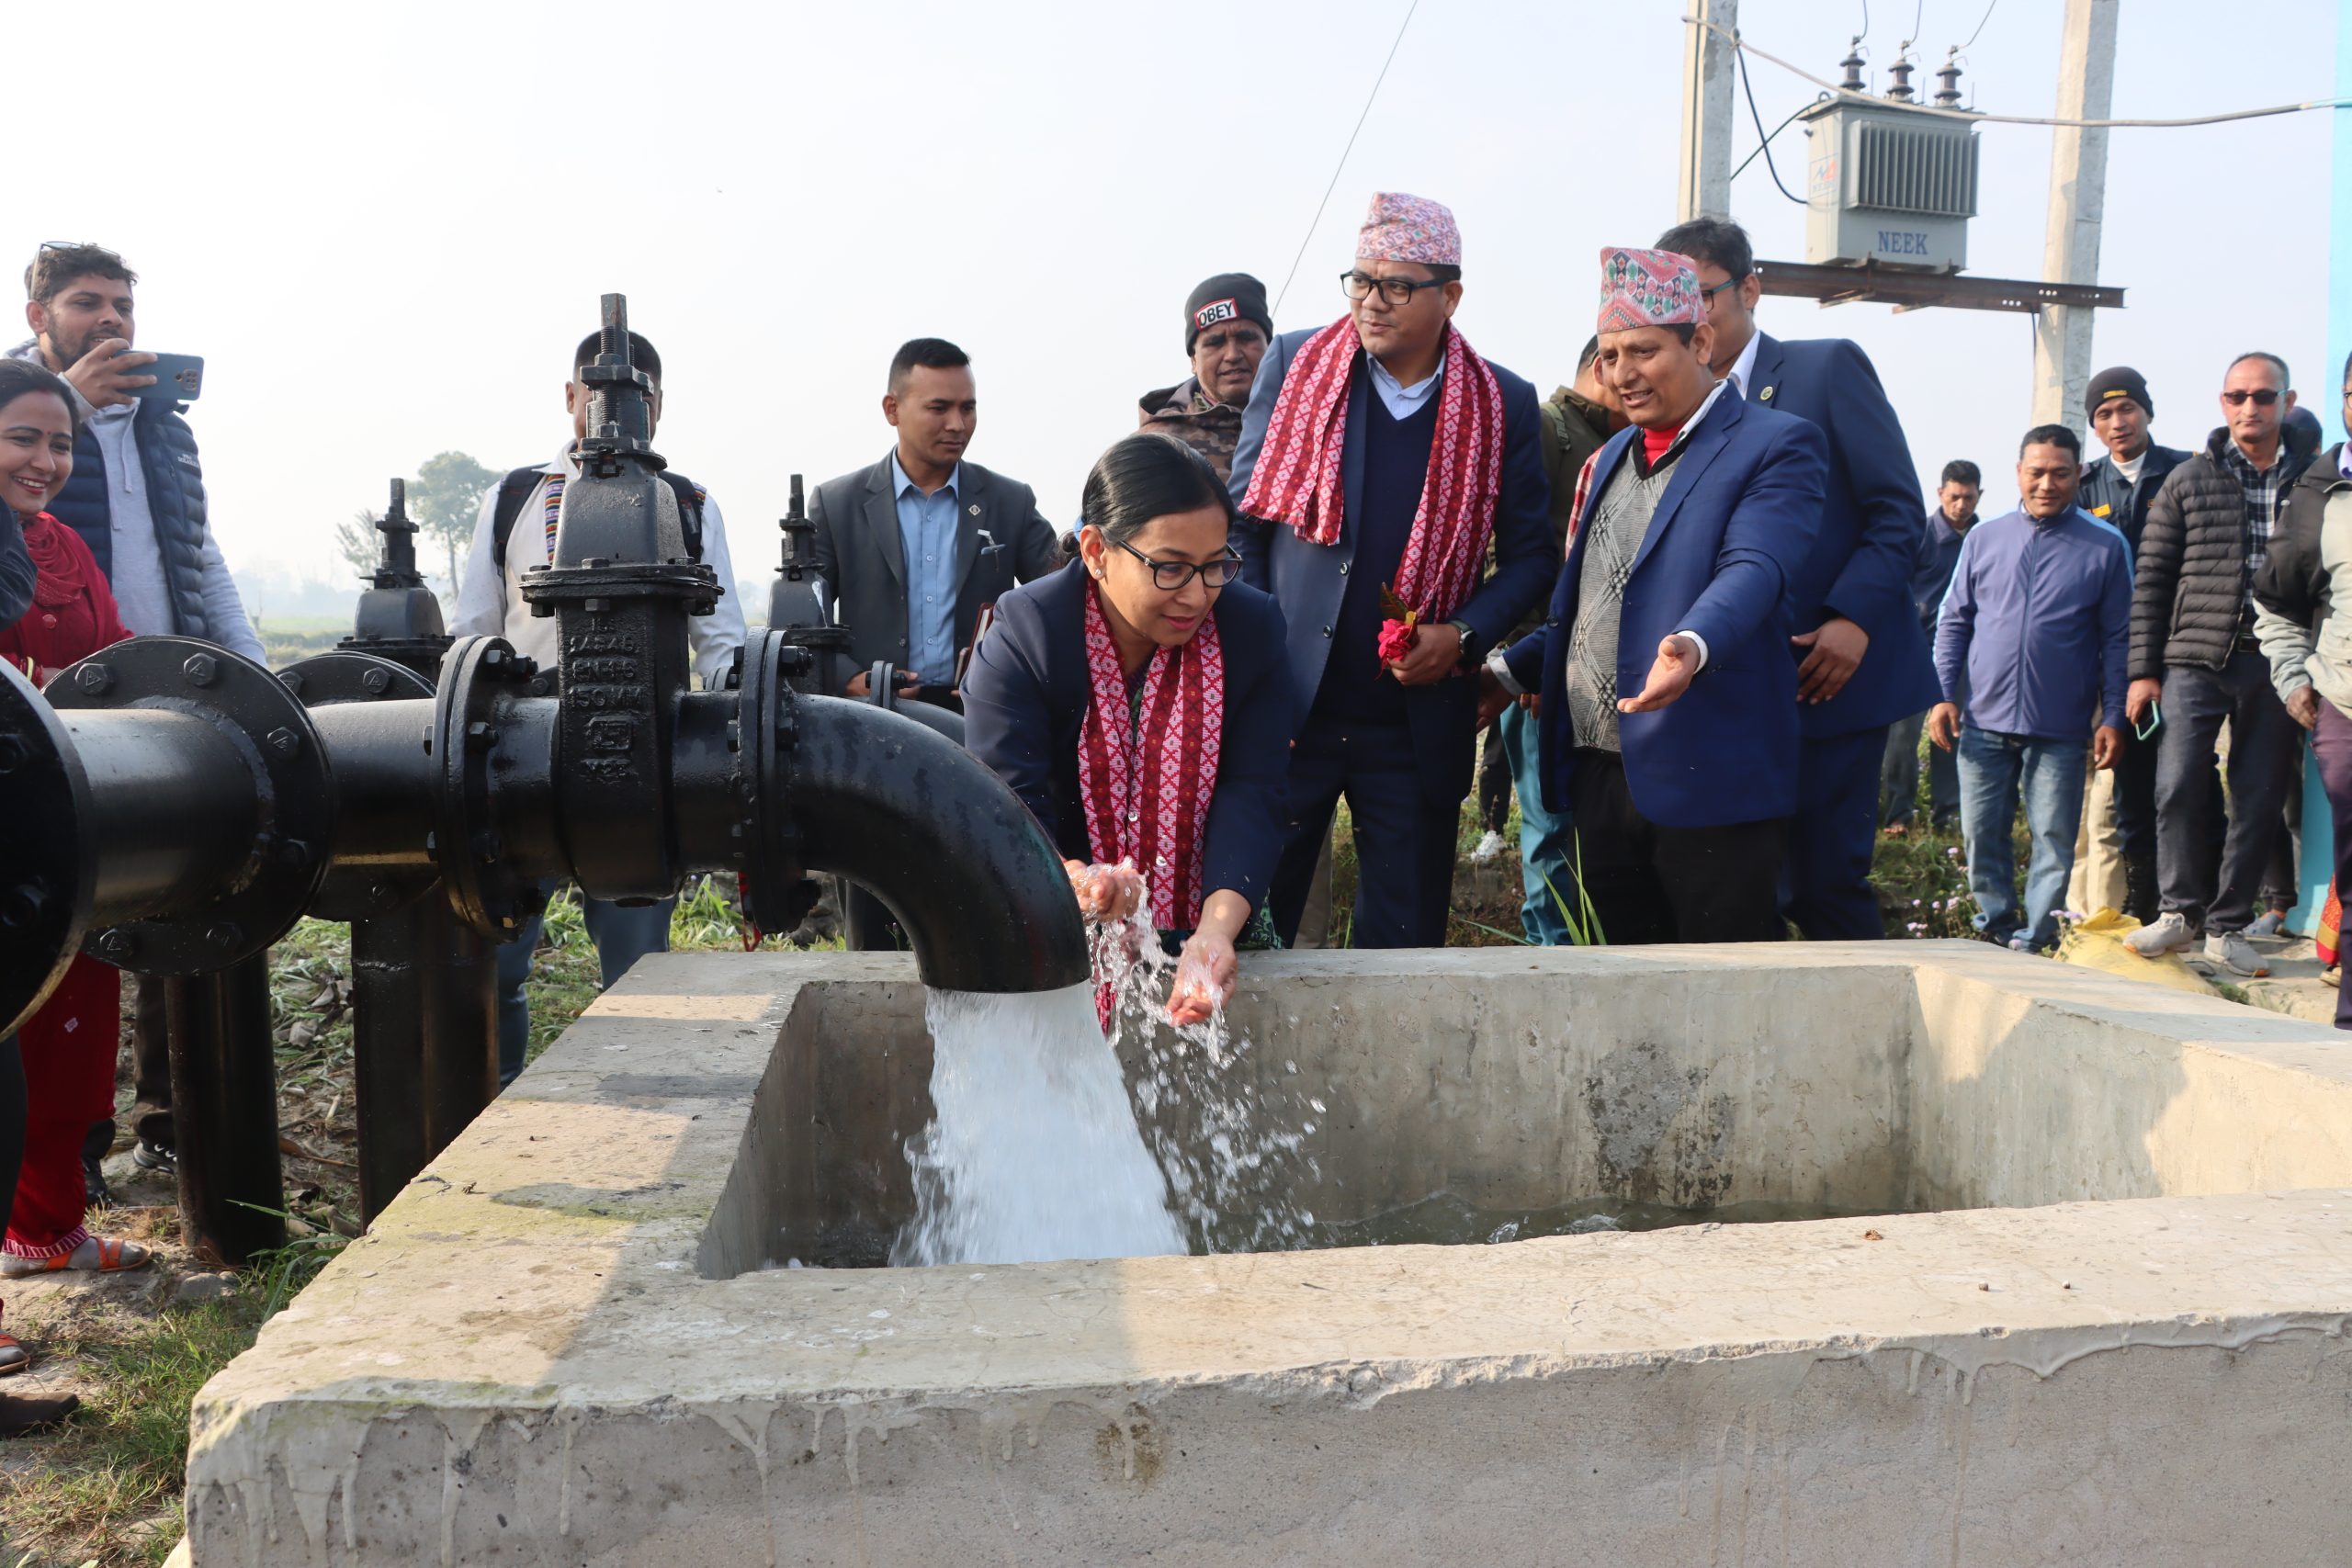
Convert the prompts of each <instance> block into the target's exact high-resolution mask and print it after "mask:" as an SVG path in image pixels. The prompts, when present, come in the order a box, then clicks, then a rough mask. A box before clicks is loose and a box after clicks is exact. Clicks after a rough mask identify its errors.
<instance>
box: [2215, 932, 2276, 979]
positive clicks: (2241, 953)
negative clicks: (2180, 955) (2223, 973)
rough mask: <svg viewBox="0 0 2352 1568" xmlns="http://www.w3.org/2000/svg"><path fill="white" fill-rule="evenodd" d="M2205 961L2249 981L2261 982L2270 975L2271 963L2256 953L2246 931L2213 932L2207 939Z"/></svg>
mask: <svg viewBox="0 0 2352 1568" xmlns="http://www.w3.org/2000/svg"><path fill="white" fill-rule="evenodd" d="M2205 961H2206V962H2207V963H2209V964H2221V965H2222V967H2223V968H2225V969H2228V970H2230V971H2231V972H2232V973H2233V974H2238V975H2243V976H2245V977H2246V978H2247V979H2249V980H2259V979H2261V978H2262V977H2263V976H2265V975H2267V974H2269V973H2270V964H2269V961H2268V960H2267V959H2266V958H2264V957H2263V956H2262V954H2261V953H2256V951H2255V949H2254V943H2252V942H2248V941H2246V939H2245V932H2244V931H2211V932H2209V933H2207V935H2206V938H2205Z"/></svg>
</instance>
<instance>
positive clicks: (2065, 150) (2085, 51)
mask: <svg viewBox="0 0 2352 1568" xmlns="http://www.w3.org/2000/svg"><path fill="white" fill-rule="evenodd" d="M2118 9H2120V0H2066V19H2065V31H2064V37H2063V39H2062V40H2061V42H2060V45H2059V51H2058V111H2057V117H2058V118H2060V119H2105V118H2108V117H2109V114H2110V113H2111V112H2112V110H2113V107H2114V102H2115V14H2116V12H2117V10H2118ZM2106 211H2107V131H2106V130H2105V129H2104V128H2098V129H2086V128H2082V127H2077V126H2065V125H2062V126H2060V127H2058V128H2057V129H2056V130H2055V131H2053V132H2052V138H2051V143H2050V225H2049V228H2048V230H2047V231H2046V232H2045V235H2044V238H2043V241H2042V251H2041V276H2043V277H2044V278H2045V279H2047V280H2049V281H2050V282H2052V283H2078V284H2090V283H2097V282H2098V232H2099V223H2100V220H2101V219H2102V218H2103V217H2104V216H2105V215H2106ZM2091 315H2092V311H2091V308H2090V307H2089V306H2087V305H2044V306H2043V307H2042V308H2041V310H2039V311H2037V312H2036V313H2035V316H2034V328H2033V423H2036V424H2065V425H2075V426H2079V425H2081V424H2083V423H2084V416H2083V394H2084V392H2085V391H2086V389H2087V388H2088V387H2089V384H2090V378H2091Z"/></svg>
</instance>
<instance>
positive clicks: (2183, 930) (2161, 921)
mask: <svg viewBox="0 0 2352 1568" xmlns="http://www.w3.org/2000/svg"><path fill="white" fill-rule="evenodd" d="M2196 940H2197V933H2196V932H2194V931H2190V930H2189V929H2188V920H2187V919H2185V918H2184V917H2182V916H2181V915H2179V914H2177V913H2175V912H2172V911H2169V910H2168V911H2166V912H2165V914H2162V915H2159V916H2158V917H2157V918H2156V923H2155V924H2154V925H2153V926H2142V927H2141V928H2140V929H2139V930H2138V931H2133V932H2132V933H2131V935H2130V936H2127V937H2125V938H2124V939H2123V945H2124V946H2126V947H2128V948H2130V949H2131V951H2132V952H2134V953H2138V954H2139V955H2140V956H2141V957H2143V958H2161V957H2163V956H2164V955H2165V953H2185V952H2187V951H2188V948H2189V946H2190V945H2191V944H2192V943H2194V942H2196Z"/></svg>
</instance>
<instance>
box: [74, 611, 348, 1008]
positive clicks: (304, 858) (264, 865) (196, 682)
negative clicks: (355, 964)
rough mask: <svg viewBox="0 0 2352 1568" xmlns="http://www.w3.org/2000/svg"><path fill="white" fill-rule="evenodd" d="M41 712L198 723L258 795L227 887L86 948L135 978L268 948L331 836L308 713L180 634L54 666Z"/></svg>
mask: <svg viewBox="0 0 2352 1568" xmlns="http://www.w3.org/2000/svg"><path fill="white" fill-rule="evenodd" d="M46 695H47V696H48V698H49V701H50V703H51V705H53V706H55V707H56V708H58V709H60V710H61V711H64V712H74V711H78V710H83V709H93V710H105V709H121V708H161V709H167V710H170V711H172V712H175V713H183V714H187V715H188V716H191V717H195V718H200V719H202V720H204V721H205V722H206V723H208V724H209V725H211V726H212V727H213V728H215V729H217V730H219V731H220V734H221V735H222V736H223V737H224V738H225V739H227V740H228V741H229V743H230V744H231V745H232V746H234V747H235V748H236V749H237V750H238V752H239V753H240V754H241V755H242V756H243V758H244V759H245V762H246V765H247V766H248V767H249V768H251V769H252V770H253V773H254V777H255V778H256V779H258V780H259V781H261V784H262V786H263V787H262V789H261V791H260V792H259V798H258V799H257V800H256V802H255V805H256V806H257V807H258V815H259V826H258V828H257V829H256V830H255V832H254V841H253V845H252V848H251V850H250V851H249V852H248V853H247V856H246V859H245V863H244V867H243V870H242V871H241V872H240V873H239V874H238V875H237V876H236V877H235V879H234V880H233V881H232V884H231V886H230V888H229V890H228V891H227V892H226V893H224V894H222V895H221V896H220V897H217V898H215V899H213V900H212V901H211V902H209V903H208V904H206V905H204V906H203V907H202V908H193V909H189V910H187V911H184V912H182V913H180V914H177V915H175V916H173V917H172V918H170V919H155V920H134V921H129V922H126V923H125V924H122V925H119V926H110V927H108V928H107V929H106V930H105V931H96V932H93V933H91V934H90V935H89V936H87V937H86V938H85V941H84V943H83V947H84V950H85V951H86V952H88V953H91V955H92V956H94V957H97V958H101V959H104V960H105V961H106V962H107V963H109V964H114V965H115V966H116V967H118V968H121V969H128V970H130V971H131V972H132V973H133V974H139V975H201V974H206V973H209V972H210V971H212V970H216V969H226V968H228V967H229V966H230V965H232V964H237V963H241V962H243V960H245V959H247V958H251V957H254V956H255V955H256V954H258V953H266V952H267V951H268V950H269V945H270V943H272V942H276V941H277V939H278V938H279V937H282V936H284V935H285V934H286V933H287V931H289V930H291V929H292V928H293V925H294V922H295V921H296V920H298V919H300V918H301V916H302V912H303V911H304V910H305V909H307V908H309V907H310V904H311V899H312V898H313V897H316V896H317V894H318V891H319V884H320V882H321V881H322V879H323V878H324V877H325V875H326V868H327V852H328V847H329V846H330V845H331V844H332V843H333V842H334V783H333V780H332V779H331V778H330V777H329V774H328V772H327V758H326V750H325V748H323V747H322V746H321V745H320V744H319V732H318V730H317V729H316V728H313V727H312V726H311V716H310V714H309V713H308V712H307V711H305V709H304V708H303V706H302V704H301V702H300V699H299V698H297V697H296V696H295V695H294V694H293V693H292V692H289V691H288V690H287V689H286V687H285V686H284V685H283V684H281V683H280V682H279V681H278V679H277V676H275V675H273V674H271V673H270V672H269V671H267V670H266V669H264V668H263V667H262V666H260V665H259V664H256V663H254V661H253V660H250V659H247V658H245V657H243V655H242V654H235V653H232V652H230V651H229V650H228V649H225V648H221V647H219V646H217V645H215V644H213V643H209V642H203V641H200V640H198V638H195V637H132V638H131V639H130V641H128V642H119V643H116V644H115V645H114V646H113V647H112V648H108V649H101V650H100V651H99V652H96V653H94V654H92V655H91V656H90V657H89V658H87V659H85V660H82V661H81V662H80V663H78V664H74V665H72V666H70V667H68V668H66V669H64V670H62V671H58V673H57V675H56V677H55V678H54V679H53V680H51V682H50V683H49V685H48V687H47V688H46Z"/></svg>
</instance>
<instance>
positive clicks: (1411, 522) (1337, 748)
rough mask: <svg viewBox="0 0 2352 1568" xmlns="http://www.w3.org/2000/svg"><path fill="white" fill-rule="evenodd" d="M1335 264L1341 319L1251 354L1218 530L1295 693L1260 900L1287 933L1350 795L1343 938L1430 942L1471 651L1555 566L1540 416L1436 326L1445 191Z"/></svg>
mask: <svg viewBox="0 0 2352 1568" xmlns="http://www.w3.org/2000/svg"><path fill="white" fill-rule="evenodd" d="M1340 282H1341V286H1342V288H1344V290H1345V291H1346V294H1347V297H1348V299H1350V300H1351V310H1350V311H1349V313H1348V314H1347V315H1344V316H1341V317H1340V319H1339V320H1338V321H1334V322H1332V323H1331V324H1330V325H1329V326H1328V327H1324V328H1321V329H1319V330H1317V331H1315V332H1299V333H1283V335H1282V336H1280V337H1277V338H1276V339H1275V340H1274V342H1273V344H1272V347H1271V348H1269V349H1268V350H1267V352H1266V357H1265V359H1264V360H1263V361H1262V362H1261V364H1260V365H1259V367H1258V379H1257V383H1256V385H1255V386H1254V387H1253V388H1252V389H1250V407H1249V410H1248V412H1246V413H1245V414H1244V415H1243V417H1242V422H1241V436H1240V441H1239V444H1238V446H1237V448H1236V450H1235V452H1234V454H1233V477H1232V490H1233V495H1234V499H1235V501H1236V502H1237V504H1238V505H1239V507H1240V509H1241V511H1242V513H1243V516H1242V520H1241V525H1240V527H1239V528H1238V529H1237V530H1236V531H1235V534H1234V543H1235V545H1236V546H1237V547H1238V548H1239V550H1240V552H1241V557H1242V560H1243V562H1244V568H1243V570H1244V575H1245V577H1246V579H1247V581H1249V582H1250V584H1251V585H1252V586H1254V587H1258V588H1262V589H1265V590H1267V591H1268V592H1272V594H1273V595H1274V597H1275V598H1276V599H1277V600H1278V601H1280V603H1281V604H1282V607H1283V615H1285V616H1286V617H1287V618H1288V621H1289V625H1290V640H1289V647H1288V653H1289V658H1290V666H1291V675H1292V679H1293V680H1294V682H1295V683H1296V686H1297V689H1298V695H1299V701H1300V705H1301V707H1302V709H1304V710H1305V711H1306V720H1305V722H1304V724H1303V725H1302V727H1301V728H1300V731H1299V735H1298V739H1297V743H1296V745H1295V747H1294V748H1293V750H1292V753H1291V773H1290V779H1289V795H1288V811H1289V816H1290V822H1289V830H1288V834H1287V837H1286V839H1285V841H1284V843H1283V856H1282V861H1281V863H1280V864H1279V865H1278V866H1277V867H1276V869H1275V872H1274V882H1273V893H1272V897H1271V898H1270V899H1269V900H1268V907H1269V908H1271V909H1272V911H1273V917H1274V925H1275V929H1276V930H1277V931H1280V932H1281V933H1282V937H1283V941H1284V942H1289V941H1291V940H1293V939H1294V938H1295V936H1296V934H1297V930H1298V922H1299V916H1300V913H1301V911H1302V910H1303V909H1304V908H1305V907H1306V895H1307V889H1308V884H1309V882H1310V881H1311V879H1312V877H1313V874H1314V871H1315V863H1316V860H1317V855H1318V854H1319V852H1320V851H1321V849H1322V845H1323V840H1324V836H1325V833H1326V831H1327V830H1328V829H1329V823H1330V821H1331V817H1332V813H1333V812H1334V810H1335V809H1336V808H1337V807H1338V805H1339V802H1340V797H1341V796H1342V795H1345V796H1346V797H1347V802H1348V810H1349V813H1350V816H1351V818H1352V819H1353V821H1354V824H1355V845H1356V863H1357V868H1358V877H1357V885H1356V902H1355V918H1354V925H1353V928H1352V931H1351V942H1353V944H1354V945H1355V946H1357V947H1442V946H1443V945H1444V943H1445V923H1446V901H1447V896H1448V894H1449V893H1450V892H1451V891H1452V889H1453V859H1454V852H1455V839H1456V830H1457V823H1458V821H1459V816H1460V811H1461V807H1462V801H1463V797H1464V796H1465V795H1468V794H1469V793H1470V775H1471V771H1472V764H1473V761H1474V760H1475V759H1474V751H1475V744H1474V743H1475V740H1476V734H1477V727H1478V682H1476V679H1475V678H1474V677H1475V674H1476V670H1477V667H1478V660H1480V659H1482V658H1483V657H1484V656H1485V655H1486V653H1487V650H1488V649H1491V648H1492V647H1494V646H1495V644H1496V643H1497V642H1498V641H1499V640H1500V639H1501V638H1502V637H1503V636H1504V635H1505V634H1506V633H1508V632H1509V631H1510V628H1511V626H1513V625H1514V624H1516V623H1517V622H1518V620H1519V619H1520V617H1521V616H1522V615H1525V614H1526V613H1527V612H1528V611H1529V610H1531V609H1532V608H1534V606H1535V605H1536V604H1537V603H1538V602H1539V601H1541V600H1542V598H1543V596H1544V589H1545V588H1546V587H1548V586H1549V585H1550V583H1551V581H1552V579H1553V577H1554V576H1555V573H1556V571H1557V570H1558V556H1557V552H1556V550H1555V547H1554V545H1553V541H1552V526H1551V523H1550V521H1549V511H1550V505H1551V489H1550V486H1549V484H1548V483H1547V482H1546V481H1545V479H1544V462H1543V454H1542V450H1541V447H1540V446H1539V431H1540V426H1541V415H1540V414H1539V413H1538V412H1537V409H1536V402H1535V389H1533V388H1532V387H1531V386H1529V385H1528V384H1527V383H1526V382H1525V381H1523V380H1521V378H1519V377H1517V376H1514V375H1512V374H1511V373H1510V371H1508V370H1505V369H1503V368H1502V367H1500V366H1497V365H1490V364H1488V363H1487V361H1486V360H1484V359H1482V358H1481V357H1479V355H1477V354H1476V352H1475V351H1474V350H1472V349H1471V347H1470V345H1469V344H1468V343H1467V342H1465V341H1464V338H1463V336H1462V333H1460V332H1459V331H1457V330H1455V328H1454V327H1453V323H1452V318H1453V311H1454V307H1455V306H1456V305H1457V304H1459V303H1460V301H1461V299H1462V240H1461V235H1460V234H1459V232H1458V231H1456V230H1455V228H1454V223H1453V214H1452V213H1451V212H1449V211H1447V210H1446V209H1445V208H1443V207H1442V206H1441V205H1439V204H1438V203H1436V202H1434V201H1430V200H1428V199H1427V198H1425V197H1415V196H1406V195H1403V194H1401V193H1387V192H1384V193H1382V194H1380V195H1377V196H1375V197H1373V202H1372V212H1371V215H1370V217H1369V218H1367V220H1365V222H1364V225H1363V229H1362V230H1361V231H1359V233H1358V236H1357V243H1356V261H1355V265H1354V266H1353V267H1352V268H1351V270H1349V271H1348V272H1346V273H1344V274H1342V275H1341V278H1340ZM1490 539H1491V540H1492V541H1493V544H1494V547H1495V551H1494V553H1495V570H1494V572H1493V574H1492V575H1491V576H1488V575H1487V573H1486V562H1487V543H1488V541H1489V540H1490Z"/></svg>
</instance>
